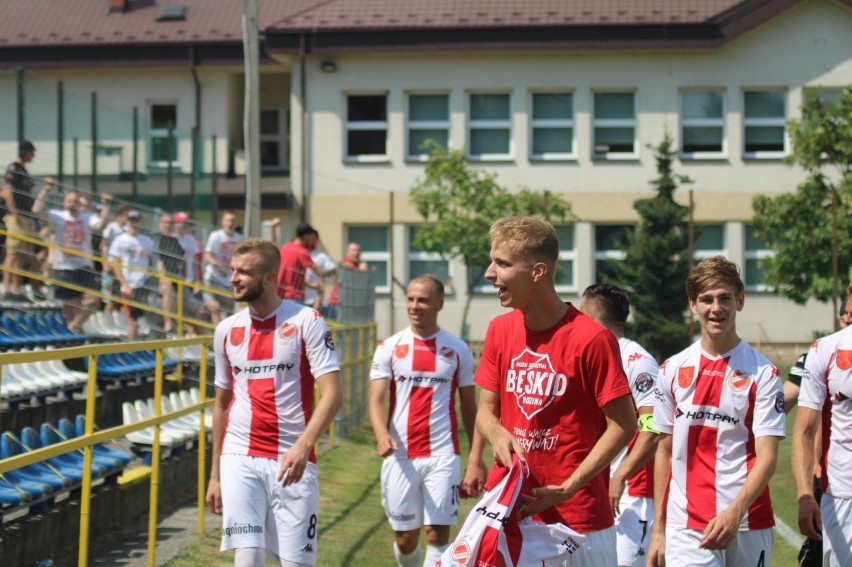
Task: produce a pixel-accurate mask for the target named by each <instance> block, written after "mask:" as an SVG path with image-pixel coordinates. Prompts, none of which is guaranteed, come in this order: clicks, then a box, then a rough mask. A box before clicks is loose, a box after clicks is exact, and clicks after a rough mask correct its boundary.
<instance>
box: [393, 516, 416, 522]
mask: <svg viewBox="0 0 852 567" xmlns="http://www.w3.org/2000/svg"><path fill="white" fill-rule="evenodd" d="M390 517H391V520H396V521H397V522H410V521H412V520H413V519H414V514H391V515H390Z"/></svg>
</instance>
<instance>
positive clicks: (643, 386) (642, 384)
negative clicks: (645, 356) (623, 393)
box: [636, 355, 654, 394]
mask: <svg viewBox="0 0 852 567" xmlns="http://www.w3.org/2000/svg"><path fill="white" fill-rule="evenodd" d="M640 356H641V355H640ZM653 387H654V377H653V376H651V375H650V374H648V373H647V372H643V373H642V374H640V375H639V376H637V377H636V391H637V392H642V393H643V394H644V393H645V392H647V391H648V390H650V389H651V388H653Z"/></svg>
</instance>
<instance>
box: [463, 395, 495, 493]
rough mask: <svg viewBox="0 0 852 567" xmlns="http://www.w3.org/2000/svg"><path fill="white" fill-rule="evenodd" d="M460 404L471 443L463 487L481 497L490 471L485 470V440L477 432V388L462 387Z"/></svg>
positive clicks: (465, 428)
mask: <svg viewBox="0 0 852 567" xmlns="http://www.w3.org/2000/svg"><path fill="white" fill-rule="evenodd" d="M459 402H460V404H461V414H462V424H463V425H464V430H465V432H466V433H467V440H468V442H469V443H470V454H469V455H468V457H467V466H466V467H465V470H464V478H463V479H462V483H461V486H462V488H463V489H464V490H465V491H466V492H467V493H468V494H469V495H470V496H479V493H480V492H482V487H483V486H485V479H486V477H487V476H488V471H486V470H485V463H484V462H483V461H482V453H483V452H484V451H485V440H484V439H483V438H482V435H480V434H479V432H478V431H477V430H476V387H475V386H462V387H460V388H459Z"/></svg>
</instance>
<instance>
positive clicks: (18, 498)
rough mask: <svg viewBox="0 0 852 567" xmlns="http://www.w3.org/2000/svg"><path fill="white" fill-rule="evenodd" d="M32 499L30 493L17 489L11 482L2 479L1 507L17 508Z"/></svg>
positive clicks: (0, 488)
mask: <svg viewBox="0 0 852 567" xmlns="http://www.w3.org/2000/svg"><path fill="white" fill-rule="evenodd" d="M0 476H2V475H0ZM31 499H32V495H31V494H30V493H29V492H27V491H25V490H22V489H20V488H17V487H15V485H14V484H12V483H11V482H7V481H5V480H2V479H0V505H3V506H4V507H6V506H17V505H18V504H23V503H24V502H28V501H29V500H31Z"/></svg>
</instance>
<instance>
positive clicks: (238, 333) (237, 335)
mask: <svg viewBox="0 0 852 567" xmlns="http://www.w3.org/2000/svg"><path fill="white" fill-rule="evenodd" d="M245 338H246V328H245V327H232V328H231V344H232V345H234V346H240V344H241V343H242V342H243V339H245Z"/></svg>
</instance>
